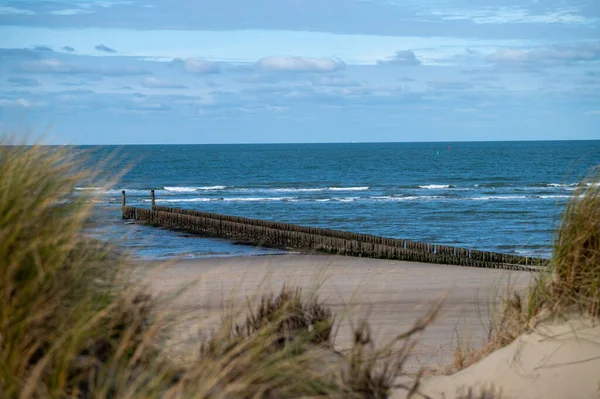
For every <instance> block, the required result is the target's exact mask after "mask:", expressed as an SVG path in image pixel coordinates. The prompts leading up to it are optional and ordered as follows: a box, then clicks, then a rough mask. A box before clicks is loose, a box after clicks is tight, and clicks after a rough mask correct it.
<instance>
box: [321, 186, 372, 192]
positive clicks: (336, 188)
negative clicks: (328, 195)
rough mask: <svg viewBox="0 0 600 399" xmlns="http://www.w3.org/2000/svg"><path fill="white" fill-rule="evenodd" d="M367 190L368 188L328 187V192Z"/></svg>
mask: <svg viewBox="0 0 600 399" xmlns="http://www.w3.org/2000/svg"><path fill="white" fill-rule="evenodd" d="M368 189H369V187H368V186H363V187H329V188H328V190H330V191H367V190H368Z"/></svg>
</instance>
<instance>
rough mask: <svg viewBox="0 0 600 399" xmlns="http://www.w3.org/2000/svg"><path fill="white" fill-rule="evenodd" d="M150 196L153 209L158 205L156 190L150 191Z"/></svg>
mask: <svg viewBox="0 0 600 399" xmlns="http://www.w3.org/2000/svg"><path fill="white" fill-rule="evenodd" d="M150 194H151V196H152V208H154V206H155V205H156V197H155V196H154V190H150Z"/></svg>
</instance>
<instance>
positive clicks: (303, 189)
mask: <svg viewBox="0 0 600 399" xmlns="http://www.w3.org/2000/svg"><path fill="white" fill-rule="evenodd" d="M369 188H370V187H368V186H362V187H281V188H279V187H275V188H266V187H256V188H238V189H233V191H243V192H261V193H317V192H324V191H367V190H369Z"/></svg>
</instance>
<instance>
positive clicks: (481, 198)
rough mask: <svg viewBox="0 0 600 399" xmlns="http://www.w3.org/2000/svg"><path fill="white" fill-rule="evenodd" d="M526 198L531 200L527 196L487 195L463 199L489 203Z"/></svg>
mask: <svg viewBox="0 0 600 399" xmlns="http://www.w3.org/2000/svg"><path fill="white" fill-rule="evenodd" d="M527 198H532V197H531V196H528V195H488V196H485V197H472V198H465V199H467V200H473V201H489V200H517V199H527Z"/></svg>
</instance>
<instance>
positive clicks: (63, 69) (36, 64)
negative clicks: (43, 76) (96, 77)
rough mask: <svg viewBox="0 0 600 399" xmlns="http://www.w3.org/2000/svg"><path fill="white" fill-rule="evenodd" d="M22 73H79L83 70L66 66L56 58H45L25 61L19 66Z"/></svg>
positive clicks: (74, 66)
mask: <svg viewBox="0 0 600 399" xmlns="http://www.w3.org/2000/svg"><path fill="white" fill-rule="evenodd" d="M21 70H22V71H23V72H32V73H81V72H85V68H83V67H79V66H76V65H71V64H66V63H64V62H62V61H60V60H59V59H57V58H47V59H43V60H32V61H26V62H24V63H23V64H21Z"/></svg>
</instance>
